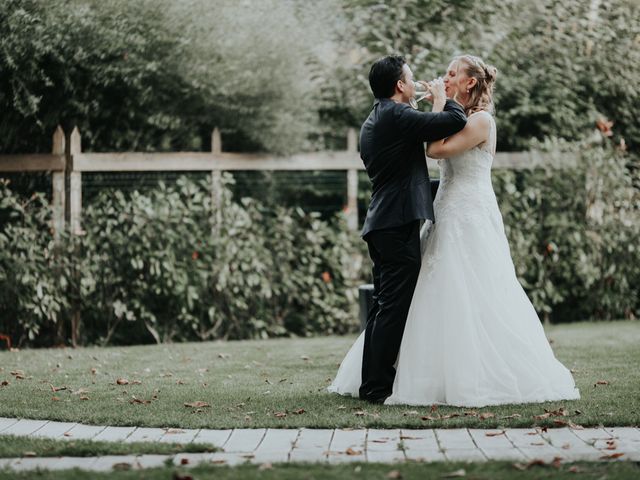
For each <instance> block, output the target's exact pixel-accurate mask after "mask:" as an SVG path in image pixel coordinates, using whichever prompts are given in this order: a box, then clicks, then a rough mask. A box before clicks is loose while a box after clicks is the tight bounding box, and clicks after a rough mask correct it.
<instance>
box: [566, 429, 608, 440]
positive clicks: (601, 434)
mask: <svg viewBox="0 0 640 480" xmlns="http://www.w3.org/2000/svg"><path fill="white" fill-rule="evenodd" d="M570 430H571V432H572V433H573V434H574V435H575V436H576V437H578V438H580V439H582V440H584V441H585V442H586V443H593V442H594V441H595V440H611V438H612V437H613V435H611V434H610V433H609V432H607V431H606V430H605V429H604V428H584V429H577V428H572V429H570Z"/></svg>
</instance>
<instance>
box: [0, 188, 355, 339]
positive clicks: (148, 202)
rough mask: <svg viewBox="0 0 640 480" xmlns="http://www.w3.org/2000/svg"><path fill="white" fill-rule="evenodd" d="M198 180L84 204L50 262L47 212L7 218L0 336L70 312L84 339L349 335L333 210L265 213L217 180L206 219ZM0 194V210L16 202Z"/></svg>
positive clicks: (348, 289)
mask: <svg viewBox="0 0 640 480" xmlns="http://www.w3.org/2000/svg"><path fill="white" fill-rule="evenodd" d="M230 181H231V180H230V177H226V183H227V184H228V182H230ZM227 186H228V185H227ZM209 187H210V185H209V184H208V182H206V181H203V182H201V183H196V182H193V181H190V180H188V179H187V178H185V177H183V178H180V179H179V180H178V181H177V183H176V185H175V186H174V187H167V186H166V185H164V184H160V186H159V187H158V188H157V189H155V190H153V191H151V192H149V193H147V194H141V193H139V192H137V191H134V192H133V193H132V194H131V195H129V196H126V195H124V194H123V193H122V192H115V194H104V195H101V196H100V197H99V198H98V199H97V200H96V202H94V203H93V204H92V205H90V206H88V207H87V208H86V209H85V210H84V212H83V228H84V230H83V231H82V232H80V233H81V234H80V235H76V234H65V235H64V236H63V238H62V240H61V242H60V246H59V247H58V249H59V250H60V255H59V256H58V257H57V258H56V259H55V261H54V260H52V259H51V258H49V257H50V255H49V254H48V252H49V251H50V250H51V249H52V248H53V247H52V245H51V239H50V238H49V234H48V232H47V231H43V230H42V225H44V222H45V221H46V214H47V213H46V212H48V207H47V206H46V205H45V204H43V203H42V202H40V203H39V204H38V208H33V209H31V210H30V212H31V216H30V217H28V216H26V215H21V216H20V217H19V218H17V215H12V216H11V217H10V218H9V219H8V221H7V222H6V224H5V227H4V230H3V231H2V234H1V236H0V239H1V240H2V242H3V245H2V246H6V247H7V248H3V252H2V257H1V259H2V260H1V261H0V266H2V272H3V275H2V277H1V283H2V285H3V286H5V287H6V288H4V289H3V294H4V296H3V297H2V298H3V301H2V303H1V304H0V305H1V306H2V312H3V314H2V318H3V319H6V321H7V323H6V324H4V322H2V323H0V331H7V330H6V329H7V328H10V330H9V333H11V334H12V336H14V338H16V339H18V343H21V342H23V341H27V340H34V338H35V334H37V333H39V331H40V329H41V328H42V327H51V325H50V324H51V323H52V322H53V323H55V322H56V320H57V319H58V317H60V316H64V317H65V318H66V319H70V318H71V317H72V314H73V311H74V309H76V308H79V309H80V312H81V320H82V322H81V324H80V325H78V327H77V328H81V331H79V332H77V333H78V334H79V335H78V338H79V339H80V341H82V342H85V343H95V342H99V343H111V342H113V343H118V344H122V343H145V342H148V341H151V340H155V341H157V342H166V341H174V340H195V339H199V340H206V339H215V338H224V339H239V338H261V337H268V336H283V335H301V336H308V335H314V334H318V333H325V334H326V333H346V332H350V331H353V330H354V328H355V327H356V324H357V321H356V320H355V319H356V311H355V308H356V305H357V302H356V301H355V298H354V297H355V295H356V292H355V289H356V286H357V285H358V284H359V283H361V280H360V269H359V268H358V266H359V265H360V264H361V263H362V262H361V258H360V257H361V251H360V249H359V247H360V243H361V242H360V240H359V239H357V238H354V237H355V235H354V233H352V232H350V231H348V230H347V228H346V225H345V219H344V218H343V217H342V215H339V216H338V217H336V218H335V219H334V220H333V221H332V222H331V223H329V222H326V221H322V220H320V219H319V218H318V214H314V213H309V214H307V213H304V212H302V211H301V210H291V209H284V208H280V209H278V210H277V211H275V212H271V211H265V209H264V208H263V207H262V205H261V204H260V203H258V202H257V201H255V200H252V199H249V198H247V199H244V200H242V201H241V202H240V203H238V202H235V201H233V200H232V196H231V192H230V190H229V189H228V188H227V187H225V188H223V189H222V191H221V207H220V210H219V212H220V215H219V217H218V216H217V215H214V216H212V214H211V211H212V203H211V202H212V198H211V193H210V189H209ZM4 191H5V193H6V194H5V195H3V204H2V205H4V206H5V208H7V206H10V207H11V208H13V209H15V210H17V209H19V208H20V204H19V202H18V200H17V197H14V196H13V194H12V193H11V192H10V191H9V190H8V189H7V188H6V186H5V190H4ZM37 198H39V197H37ZM14 217H16V218H17V219H15V218H14ZM13 238H19V241H18V242H13V241H12V239H13ZM23 242H24V243H23ZM9 246H11V247H9ZM52 265H53V266H54V267H55V269H52ZM25 269H28V270H29V271H27V272H23V270H25ZM16 278H17V279H19V282H18V284H17V285H12V284H13V283H16V282H14V281H13V280H14V279H16ZM47 282H48V283H47ZM63 309H64V311H63V312H62V313H63V315H62V313H61V310H63ZM14 310H17V311H18V312H20V315H16V316H14V315H13V311H14ZM16 317H17V321H13V320H14V318H16ZM67 323H69V322H68V321H67ZM73 328H76V327H74V326H73V325H72V326H69V325H67V332H70V331H71V329H73ZM67 336H72V334H71V333H67ZM38 340H39V341H40V342H41V343H45V344H46V343H47V342H50V341H51V337H50V336H49V337H48V336H47V335H42V336H41V337H40V338H39V339H38Z"/></svg>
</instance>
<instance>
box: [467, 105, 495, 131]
mask: <svg viewBox="0 0 640 480" xmlns="http://www.w3.org/2000/svg"><path fill="white" fill-rule="evenodd" d="M492 119H493V117H492V116H491V114H490V113H489V112H486V111H484V110H481V111H479V112H473V113H472V114H471V115H469V116H468V117H467V127H468V128H472V129H474V130H476V131H479V132H487V133H488V132H489V130H490V129H491V122H492Z"/></svg>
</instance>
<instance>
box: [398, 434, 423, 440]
mask: <svg viewBox="0 0 640 480" xmlns="http://www.w3.org/2000/svg"><path fill="white" fill-rule="evenodd" d="M421 438H424V437H412V436H411V435H400V440H419V439H421Z"/></svg>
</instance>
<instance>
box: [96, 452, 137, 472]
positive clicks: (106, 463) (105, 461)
mask: <svg viewBox="0 0 640 480" xmlns="http://www.w3.org/2000/svg"><path fill="white" fill-rule="evenodd" d="M125 463H126V464H129V465H130V466H131V468H132V469H139V468H140V465H139V464H138V461H137V458H136V456H135V455H105V456H103V457H96V459H95V462H94V463H92V464H91V465H89V470H92V471H94V472H111V471H113V467H114V466H116V465H118V464H125Z"/></svg>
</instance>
